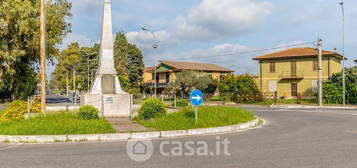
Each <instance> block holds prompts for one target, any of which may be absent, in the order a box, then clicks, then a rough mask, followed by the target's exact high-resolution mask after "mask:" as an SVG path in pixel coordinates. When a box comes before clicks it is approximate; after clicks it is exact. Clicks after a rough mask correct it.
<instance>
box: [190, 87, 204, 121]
mask: <svg viewBox="0 0 357 168" xmlns="http://www.w3.org/2000/svg"><path fill="white" fill-rule="evenodd" d="M190 101H191V103H192V105H193V106H194V107H195V119H196V123H197V121H198V114H197V106H200V105H202V103H203V94H202V92H201V91H200V90H197V89H196V90H194V91H192V93H191V95H190Z"/></svg>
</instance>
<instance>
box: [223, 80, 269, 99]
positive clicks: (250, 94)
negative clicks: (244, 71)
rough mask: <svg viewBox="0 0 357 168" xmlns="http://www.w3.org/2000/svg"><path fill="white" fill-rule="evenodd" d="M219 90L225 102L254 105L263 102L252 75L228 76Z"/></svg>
mask: <svg viewBox="0 0 357 168" xmlns="http://www.w3.org/2000/svg"><path fill="white" fill-rule="evenodd" d="M218 89H219V92H220V94H221V97H222V98H223V99H224V100H226V101H227V100H231V101H234V102H237V103H254V102H259V101H262V100H263V96H262V94H261V93H260V91H259V89H258V86H257V84H256V83H255V81H254V79H253V77H252V76H250V75H239V76H234V75H228V76H225V77H224V78H223V79H222V80H221V81H220V82H219V83H218Z"/></svg>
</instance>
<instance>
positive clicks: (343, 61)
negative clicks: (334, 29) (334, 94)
mask: <svg viewBox="0 0 357 168" xmlns="http://www.w3.org/2000/svg"><path fill="white" fill-rule="evenodd" d="M340 5H341V9H342V85H343V86H342V87H343V89H342V99H343V105H346V71H345V9H344V7H343V2H342V1H341V2H340Z"/></svg>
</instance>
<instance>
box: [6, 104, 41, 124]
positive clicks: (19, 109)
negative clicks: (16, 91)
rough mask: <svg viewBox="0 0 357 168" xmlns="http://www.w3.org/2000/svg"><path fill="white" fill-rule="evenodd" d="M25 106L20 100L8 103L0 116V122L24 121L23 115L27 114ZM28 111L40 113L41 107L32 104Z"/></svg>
mask: <svg viewBox="0 0 357 168" xmlns="http://www.w3.org/2000/svg"><path fill="white" fill-rule="evenodd" d="M27 106H28V105H27V102H26V101H22V100H16V101H14V102H12V103H10V104H9V108H8V109H7V110H6V111H5V112H3V113H2V115H1V116H0V121H6V120H19V119H24V118H25V113H27ZM30 111H31V113H40V112H41V105H40V104H39V103H37V102H34V103H32V105H31V106H30Z"/></svg>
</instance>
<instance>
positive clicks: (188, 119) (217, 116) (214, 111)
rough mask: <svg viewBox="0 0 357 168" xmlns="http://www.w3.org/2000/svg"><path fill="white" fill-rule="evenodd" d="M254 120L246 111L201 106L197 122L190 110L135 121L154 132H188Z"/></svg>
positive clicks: (251, 114) (250, 113)
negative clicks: (189, 130)
mask: <svg viewBox="0 0 357 168" xmlns="http://www.w3.org/2000/svg"><path fill="white" fill-rule="evenodd" d="M254 119H256V117H255V116H254V114H253V113H252V112H250V111H248V110H244V109H241V108H234V107H223V106H202V107H199V108H198V122H197V123H196V121H195V113H194V111H193V110H192V108H184V109H182V110H180V111H179V112H176V113H171V114H166V115H163V116H161V117H156V118H152V119H149V120H140V119H137V121H138V123H140V124H141V125H143V126H145V127H149V128H153V129H154V130H156V131H171V130H188V129H196V128H209V127H221V126H229V125H235V124H241V123H246V122H249V121H251V120H254Z"/></svg>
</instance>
